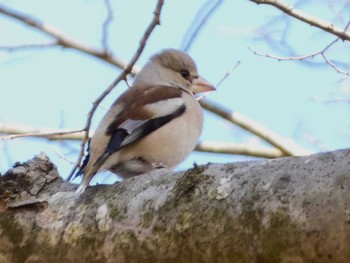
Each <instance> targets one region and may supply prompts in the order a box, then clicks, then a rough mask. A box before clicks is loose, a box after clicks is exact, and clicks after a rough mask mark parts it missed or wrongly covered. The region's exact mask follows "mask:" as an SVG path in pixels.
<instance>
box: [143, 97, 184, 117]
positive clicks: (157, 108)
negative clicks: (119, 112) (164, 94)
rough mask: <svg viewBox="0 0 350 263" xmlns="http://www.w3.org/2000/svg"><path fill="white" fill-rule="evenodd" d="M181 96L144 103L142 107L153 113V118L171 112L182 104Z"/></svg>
mask: <svg viewBox="0 0 350 263" xmlns="http://www.w3.org/2000/svg"><path fill="white" fill-rule="evenodd" d="M183 103H184V102H183V100H182V98H171V99H167V100H161V101H157V102H154V103H150V104H146V105H145V106H143V108H144V109H145V110H147V111H150V112H152V113H153V114H154V116H153V118H157V117H162V116H166V115H170V114H173V113H174V112H175V111H177V110H178V109H179V107H181V105H182V104H183Z"/></svg>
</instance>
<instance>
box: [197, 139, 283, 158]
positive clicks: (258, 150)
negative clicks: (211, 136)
mask: <svg viewBox="0 0 350 263" xmlns="http://www.w3.org/2000/svg"><path fill="white" fill-rule="evenodd" d="M195 151H198V152H212V153H222V154H237V155H246V156H252V157H262V158H279V157H283V156H287V154H285V153H284V152H282V151H280V150H279V149H276V148H272V147H264V146H258V145H254V146H252V145H248V144H236V143H230V142H219V141H215V142H213V141H203V142H199V143H198V144H197V145H196V148H195Z"/></svg>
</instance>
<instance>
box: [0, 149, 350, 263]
mask: <svg viewBox="0 0 350 263" xmlns="http://www.w3.org/2000/svg"><path fill="white" fill-rule="evenodd" d="M349 157H350V150H340V151H335V152H329V153H320V154H316V155H312V156H306V157H294V158H281V159H275V160H268V161H259V162H258V161H254V162H243V163H234V164H208V165H205V166H200V167H195V168H193V169H190V170H188V171H186V172H184V173H172V172H169V171H165V170H159V171H155V172H152V173H150V174H146V175H142V176H139V177H135V178H131V179H129V180H126V181H124V182H121V183H118V184H116V185H111V186H95V187H90V188H88V189H87V190H86V191H85V192H84V193H83V194H81V195H77V194H75V192H74V189H75V188H76V186H74V185H71V184H69V183H66V182H63V180H61V179H60V178H59V175H58V174H57V171H56V168H55V166H54V165H53V164H52V163H51V162H50V160H49V159H48V158H47V157H46V156H44V155H40V156H36V157H35V158H34V159H33V160H30V161H28V162H27V163H24V164H17V165H16V167H14V168H13V169H11V170H9V171H8V172H7V173H6V174H5V175H3V176H1V177H0V262H9V263H11V262H63V261H64V262H347V261H348V259H349V258H350V212H349V211H350V158H349Z"/></svg>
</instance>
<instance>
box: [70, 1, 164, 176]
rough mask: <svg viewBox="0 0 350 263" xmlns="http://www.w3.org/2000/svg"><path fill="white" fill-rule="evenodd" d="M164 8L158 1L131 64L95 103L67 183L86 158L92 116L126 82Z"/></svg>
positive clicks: (89, 114) (158, 22)
mask: <svg viewBox="0 0 350 263" xmlns="http://www.w3.org/2000/svg"><path fill="white" fill-rule="evenodd" d="M162 6H163V0H158V2H157V6H156V8H155V10H154V12H153V14H154V16H153V19H152V21H151V23H150V24H149V26H148V27H147V29H146V31H145V33H144V35H143V36H142V38H141V40H140V44H139V47H138V49H137V51H136V52H135V54H134V56H133V57H132V59H131V60H130V62H129V63H128V65H127V66H126V67H125V69H124V70H123V71H122V72H121V73H120V75H119V76H118V77H117V78H116V79H115V80H114V81H113V82H112V83H111V84H110V85H109V86H108V88H107V89H106V90H105V91H104V92H103V93H102V94H101V95H100V96H99V97H98V98H97V99H96V100H95V101H94V103H93V106H92V108H91V110H90V111H89V113H88V118H87V121H86V125H85V128H84V130H85V136H84V138H83V140H82V142H81V149H80V154H79V157H78V160H77V162H76V165H75V167H74V168H73V170H72V172H71V173H70V175H69V176H68V178H67V181H69V180H70V179H71V178H72V176H73V175H74V174H75V171H76V170H77V168H78V167H79V166H80V164H81V161H82V159H83V156H84V151H85V145H86V143H87V141H88V139H89V130H90V126H91V121H92V116H93V115H94V113H95V111H96V109H97V107H98V105H99V104H100V102H101V101H102V100H103V99H104V98H105V97H106V96H107V95H108V94H109V93H110V92H111V91H112V89H113V88H114V87H115V86H116V85H117V84H118V83H119V82H120V81H121V80H125V79H126V77H127V75H128V74H129V73H130V72H131V70H132V68H133V66H134V64H135V63H136V61H137V60H138V59H139V57H140V55H141V53H142V51H143V49H144V48H145V45H146V42H147V40H148V38H149V37H150V35H151V33H152V31H153V30H154V29H155V27H156V26H157V25H159V24H160V12H161V9H162Z"/></svg>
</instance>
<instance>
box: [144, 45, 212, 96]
mask: <svg viewBox="0 0 350 263" xmlns="http://www.w3.org/2000/svg"><path fill="white" fill-rule="evenodd" d="M140 74H141V75H143V76H145V77H144V78H147V79H153V80H154V81H159V83H153V84H159V85H172V86H176V87H179V88H181V89H183V90H185V91H186V92H189V93H191V94H197V93H202V92H207V91H213V90H215V88H214V86H213V85H212V84H211V83H210V82H208V81H207V80H205V79H204V78H202V77H201V76H200V75H199V74H198V71H197V66H196V63H195V62H194V60H193V59H192V58H191V57H190V56H189V55H188V54H186V53H184V52H182V51H180V50H177V49H164V50H163V51H161V52H160V53H157V54H155V55H154V56H152V57H151V59H150V62H149V63H148V64H147V65H146V66H145V67H144V68H143V69H142V71H141V72H140Z"/></svg>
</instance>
